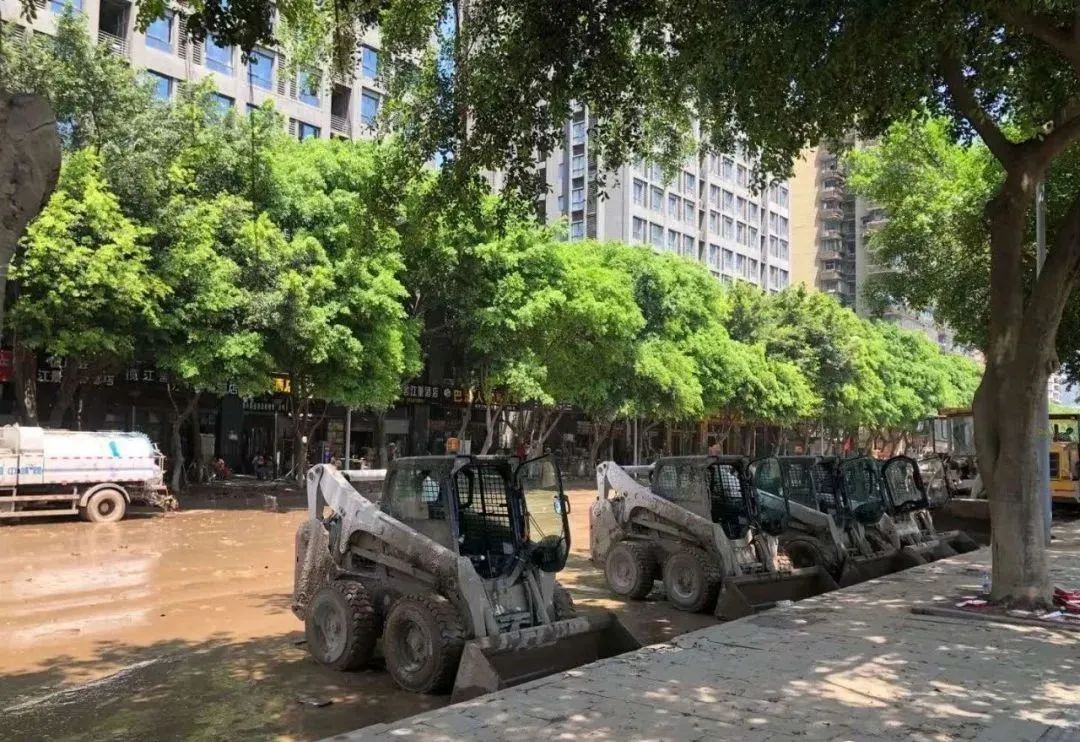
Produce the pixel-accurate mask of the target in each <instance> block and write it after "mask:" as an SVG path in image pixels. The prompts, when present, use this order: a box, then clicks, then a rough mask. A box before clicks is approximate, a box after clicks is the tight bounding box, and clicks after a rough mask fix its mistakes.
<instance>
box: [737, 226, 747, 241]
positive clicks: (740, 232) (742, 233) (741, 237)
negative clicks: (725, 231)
mask: <svg viewBox="0 0 1080 742" xmlns="http://www.w3.org/2000/svg"><path fill="white" fill-rule="evenodd" d="M735 235H736V238H735V241H736V242H738V243H739V244H740V245H745V244H746V225H745V224H743V223H742V222H739V223H738V224H737V225H736V226H735Z"/></svg>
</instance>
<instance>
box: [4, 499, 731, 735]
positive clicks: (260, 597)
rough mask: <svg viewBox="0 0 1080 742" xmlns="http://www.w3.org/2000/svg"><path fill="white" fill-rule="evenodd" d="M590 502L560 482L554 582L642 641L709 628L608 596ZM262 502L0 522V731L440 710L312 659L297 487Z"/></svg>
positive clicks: (288, 725)
mask: <svg viewBox="0 0 1080 742" xmlns="http://www.w3.org/2000/svg"><path fill="white" fill-rule="evenodd" d="M593 497H595V493H594V492H593V491H589V490H577V491H574V492H572V493H571V502H572V508H573V509H572V514H571V519H572V522H573V531H572V541H573V552H574V553H573V554H572V555H571V560H570V564H569V565H568V568H567V570H566V571H565V572H564V573H563V575H562V576H561V578H560V581H561V582H562V583H563V584H564V585H566V586H567V587H569V588H570V590H571V592H572V593H573V595H574V598H575V600H576V601H577V603H578V604H579V605H580V606H583V607H589V606H597V607H607V608H612V609H614V610H616V611H617V612H618V613H619V615H620V617H621V618H622V620H623V622H624V623H625V624H626V625H627V626H628V628H630V630H631V631H632V632H633V633H634V634H635V635H636V636H637V637H638V639H639V640H640V641H642V642H643V643H652V642H658V641H663V640H665V639H669V638H671V637H673V636H676V635H678V634H682V633H685V632H687V631H691V630H694V629H698V628H701V627H703V626H708V625H711V624H712V623H714V619H712V618H711V617H709V616H703V615H694V614H685V613H680V612H678V611H674V610H671V609H670V608H668V607H667V606H666V605H665V604H664V603H662V602H658V601H646V602H643V603H633V604H623V603H622V602H621V601H616V600H612V599H610V597H609V596H608V595H607V591H606V589H605V586H604V580H603V575H602V574H601V573H600V572H599V571H597V570H594V569H593V568H592V566H591V565H590V564H589V563H588V561H587V553H588V506H589V503H590V501H591V500H592V498H593ZM273 504H276V505H278V506H280V508H281V509H284V510H285V512H271V511H267V510H266V509H265V505H266V503H265V501H264V498H263V496H262V495H261V494H259V495H256V496H252V497H239V496H219V497H218V498H217V499H216V500H214V501H212V502H210V501H203V502H196V503H192V502H191V501H190V500H189V501H187V502H186V503H185V510H183V511H181V512H179V513H172V514H169V515H166V516H162V515H160V514H153V513H137V514H133V515H132V516H130V517H129V518H127V519H125V520H124V521H121V522H120V523H115V524H89V523H83V522H81V521H78V520H65V519H57V520H55V521H51V522H42V521H40V520H38V521H36V522H29V521H28V522H25V523H19V524H13V525H6V526H0V631H2V632H3V636H4V641H3V642H0V718H2V719H3V722H2V723H0V739H19V740H26V739H43V738H50V739H94V740H98V739H206V740H210V739H225V738H228V739H267V738H278V739H316V738H321V737H325V736H328V735H331V734H335V733H337V732H341V731H346V730H351V729H356V728H358V727H362V726H365V725H367V724H373V723H378V722H387V721H393V720H396V719H400V718H403V717H406V716H409V715H411V714H415V713H418V712H421V711H424V710H428V709H432V708H436V707H438V706H442V705H445V704H446V703H447V702H448V698H447V697H442V696H434V697H432V696H417V695H413V694H410V693H405V692H402V691H400V690H398V689H397V687H396V686H395V685H394V684H393V683H392V681H391V680H390V678H389V676H388V675H387V674H386V673H385V672H383V671H381V670H380V669H379V668H373V669H371V670H366V671H362V672H357V673H338V672H335V671H331V670H327V669H325V668H322V667H321V666H319V665H317V664H316V663H315V662H314V661H312V660H311V659H310V658H309V657H308V655H307V653H306V651H305V649H304V647H303V646H302V644H300V643H299V642H300V641H301V640H302V638H303V631H302V629H303V627H302V625H301V624H300V622H299V621H298V620H297V619H296V618H295V617H294V616H293V615H292V613H291V612H290V611H289V607H288V606H289V598H290V593H291V590H292V570H293V535H294V533H295V531H296V527H297V526H298V525H299V523H300V522H301V520H302V519H303V517H304V511H303V508H302V505H303V503H302V498H301V496H300V494H299V493H295V492H294V493H291V494H286V493H281V494H280V495H279V496H278V498H277V502H276V503H273ZM193 505H194V506H193ZM654 597H656V596H654ZM327 701H329V702H330V703H329V704H328V705H316V704H323V703H325V702H327Z"/></svg>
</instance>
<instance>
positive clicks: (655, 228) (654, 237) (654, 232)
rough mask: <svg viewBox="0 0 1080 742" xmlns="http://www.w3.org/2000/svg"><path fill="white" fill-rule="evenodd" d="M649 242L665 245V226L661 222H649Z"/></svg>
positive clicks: (655, 244) (657, 245) (656, 245)
mask: <svg viewBox="0 0 1080 742" xmlns="http://www.w3.org/2000/svg"><path fill="white" fill-rule="evenodd" d="M649 242H651V243H652V244H653V245H654V246H655V247H663V246H664V228H663V227H661V226H660V225H659V224H649Z"/></svg>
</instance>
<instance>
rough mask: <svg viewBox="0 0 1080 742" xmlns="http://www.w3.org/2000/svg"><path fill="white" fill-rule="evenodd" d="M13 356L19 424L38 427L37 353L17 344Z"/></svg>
mask: <svg viewBox="0 0 1080 742" xmlns="http://www.w3.org/2000/svg"><path fill="white" fill-rule="evenodd" d="M12 355H13V359H12V361H13V363H14V364H15V394H16V403H17V405H18V414H19V422H21V423H22V424H23V425H37V424H38V412H37V353H36V352H35V351H34V350H33V349H32V348H27V347H26V346H25V345H23V344H22V343H19V342H16V343H15V350H14V353H13V354H12Z"/></svg>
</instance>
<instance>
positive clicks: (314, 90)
mask: <svg viewBox="0 0 1080 742" xmlns="http://www.w3.org/2000/svg"><path fill="white" fill-rule="evenodd" d="M321 82H322V81H321V80H320V79H319V75H318V74H316V73H314V72H306V71H304V70H300V71H299V72H297V73H296V95H297V97H298V98H300V102H301V103H306V104H307V105H309V106H315V107H316V108H318V106H319V85H320V83H321Z"/></svg>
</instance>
